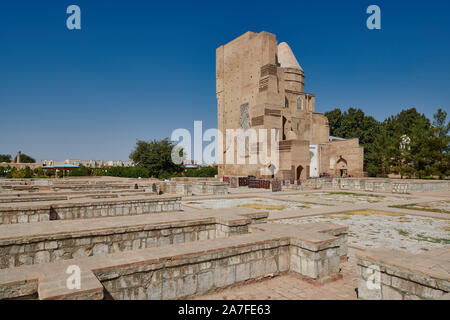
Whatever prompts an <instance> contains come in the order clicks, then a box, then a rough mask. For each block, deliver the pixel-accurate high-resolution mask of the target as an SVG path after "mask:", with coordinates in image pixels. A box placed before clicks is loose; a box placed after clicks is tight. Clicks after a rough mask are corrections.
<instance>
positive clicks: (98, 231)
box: [0, 208, 268, 269]
mask: <svg viewBox="0 0 450 320" xmlns="http://www.w3.org/2000/svg"><path fill="white" fill-rule="evenodd" d="M267 216H268V212H260V211H258V212H254V211H251V210H246V209H245V208H238V209H237V210H229V209H221V210H215V211H214V213H212V214H211V213H208V214H205V213H204V211H203V210H201V211H198V212H189V213H184V214H183V215H182V217H180V214H179V213H164V214H152V215H144V216H139V217H119V218H117V217H116V218H101V219H92V220H90V221H89V224H86V222H85V221H49V222H41V223H39V224H38V225H36V226H33V228H30V227H28V226H27V225H23V224H15V225H3V226H0V269H3V268H11V267H17V266H21V265H30V264H39V263H46V262H52V261H59V260H67V259H72V258H79V257H85V256H92V255H98V254H105V253H114V252H121V251H127V250H137V249H144V248H150V247H157V246H162V245H168V244H176V243H184V242H192V241H198V240H207V239H215V238H220V237H229V236H231V235H236V234H244V233H248V226H249V225H250V224H252V223H264V222H265V221H266V220H267Z"/></svg>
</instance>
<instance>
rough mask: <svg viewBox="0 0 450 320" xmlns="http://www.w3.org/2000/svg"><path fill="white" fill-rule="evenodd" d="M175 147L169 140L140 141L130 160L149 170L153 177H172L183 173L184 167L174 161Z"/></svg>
mask: <svg viewBox="0 0 450 320" xmlns="http://www.w3.org/2000/svg"><path fill="white" fill-rule="evenodd" d="M173 148H174V145H173V143H172V142H171V141H169V139H167V138H166V139H163V140H159V141H158V140H152V141H148V142H147V141H142V140H138V141H137V142H136V146H135V148H134V150H133V151H132V152H131V154H130V159H131V160H133V162H134V163H135V164H136V166H137V167H142V168H145V169H147V170H148V172H149V175H150V176H151V177H155V178H160V177H167V176H172V175H174V174H177V173H181V172H182V171H183V166H181V165H178V164H175V163H174V162H173V161H172V149H173Z"/></svg>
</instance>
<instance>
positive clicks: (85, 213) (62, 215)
mask: <svg viewBox="0 0 450 320" xmlns="http://www.w3.org/2000/svg"><path fill="white" fill-rule="evenodd" d="M180 199H181V198H180V197H175V196H172V197H170V196H154V197H147V198H144V199H110V200H91V201H86V200H83V201H82V200H80V201H79V202H74V201H60V202H55V203H52V204H47V203H42V204H36V205H23V204H20V205H14V206H12V205H10V204H3V205H1V206H0V225H1V224H15V223H28V222H41V221H49V220H74V219H87V218H96V217H113V216H126V215H139V214H146V213H155V212H165V211H178V210H181V204H180Z"/></svg>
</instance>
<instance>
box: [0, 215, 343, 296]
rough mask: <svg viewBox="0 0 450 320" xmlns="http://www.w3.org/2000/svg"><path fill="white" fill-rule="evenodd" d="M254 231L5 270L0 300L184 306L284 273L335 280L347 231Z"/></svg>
mask: <svg viewBox="0 0 450 320" xmlns="http://www.w3.org/2000/svg"><path fill="white" fill-rule="evenodd" d="M252 228H253V227H252ZM252 231H253V232H252V233H249V234H244V235H236V236H232V237H227V238H215V239H211V240H204V241H196V242H193V243H180V244H173V245H166V246H161V247H154V248H147V249H141V250H132V251H125V252H120V253H113V254H106V255H98V256H93V257H86V258H79V259H71V260H65V261H58V262H53V263H47V264H40V265H29V266H21V267H16V268H9V269H3V270H0V299H17V298H19V299H24V298H31V299H111V298H112V299H156V300H157V299H182V298H189V297H192V296H197V295H201V294H204V293H208V292H212V291H214V290H216V289H219V288H225V287H228V286H230V285H234V284H238V283H243V282H245V281H247V280H255V279H261V278H264V277H270V276H275V275H278V274H281V273H285V272H295V273H299V274H300V275H303V276H305V277H308V278H311V279H315V280H318V281H324V280H326V279H332V278H334V277H337V276H338V272H339V265H338V264H339V258H340V257H339V250H340V246H341V245H342V239H343V236H344V235H346V233H347V227H341V226H338V225H334V224H331V223H314V224H304V225H295V226H294V225H286V226H285V225H279V224H261V225H258V226H255V229H254V230H252ZM333 234H339V235H340V236H335V235H333ZM69 266H77V267H79V268H80V270H81V283H80V284H81V287H80V289H69V288H68V287H67V279H68V277H69V276H70V274H67V273H66V271H67V270H68V267H69ZM72 268H73V267H72Z"/></svg>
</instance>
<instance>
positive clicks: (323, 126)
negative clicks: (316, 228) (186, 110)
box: [216, 31, 363, 179]
mask: <svg viewBox="0 0 450 320" xmlns="http://www.w3.org/2000/svg"><path fill="white" fill-rule="evenodd" d="M304 84H305V74H304V72H303V69H302V67H301V66H300V64H299V63H298V61H297V59H296V58H295V56H294V54H293V52H292V50H291V48H290V47H289V45H288V44H287V43H285V42H282V43H280V44H278V42H277V39H276V36H275V35H274V34H271V33H268V32H264V31H263V32H260V33H254V32H250V31H249V32H246V33H245V34H243V35H241V36H240V37H238V38H236V39H234V40H233V41H231V42H229V43H227V44H225V45H222V46H220V47H219V48H217V50H216V91H217V106H218V128H219V130H220V131H221V132H223V133H225V131H226V130H227V129H239V128H242V129H244V130H245V129H249V128H252V129H256V130H257V129H261V128H266V129H273V128H276V129H279V140H280V141H279V155H280V160H279V168H277V169H278V170H276V171H275V174H274V176H275V177H277V178H280V179H307V178H310V177H318V176H320V174H324V173H326V174H329V175H331V176H344V175H351V176H354V177H358V176H362V175H363V148H362V147H360V146H359V141H358V139H357V138H354V139H341V138H336V137H330V135H329V126H328V119H327V118H326V117H325V116H324V115H323V114H320V113H316V112H315V96H314V95H313V94H310V93H306V92H305V90H304ZM269 140H270V138H269ZM225 143H226V139H224V142H223V145H222V146H219V152H221V153H222V154H223V153H224V150H226V145H225ZM221 148H222V149H221ZM235 149H236V150H235V151H234V152H235V153H236V152H238V151H237V148H235ZM252 150H255V151H252ZM258 150H259V149H258V147H257V146H256V147H255V146H254V145H250V146H247V147H246V151H245V152H246V155H245V157H246V158H248V157H249V152H256V153H258V152H259V151H258ZM264 166H268V167H270V166H271V165H270V164H269V165H267V164H266V165H262V164H248V163H247V164H235V163H233V164H227V163H225V164H220V165H219V177H222V176H224V175H225V176H247V175H254V176H256V177H261V176H267V175H266V174H265V173H263V174H261V170H260V169H262V168H263V167H264ZM272 168H273V167H272ZM269 173H270V172H269Z"/></svg>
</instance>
